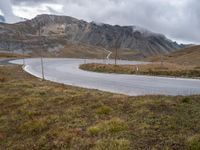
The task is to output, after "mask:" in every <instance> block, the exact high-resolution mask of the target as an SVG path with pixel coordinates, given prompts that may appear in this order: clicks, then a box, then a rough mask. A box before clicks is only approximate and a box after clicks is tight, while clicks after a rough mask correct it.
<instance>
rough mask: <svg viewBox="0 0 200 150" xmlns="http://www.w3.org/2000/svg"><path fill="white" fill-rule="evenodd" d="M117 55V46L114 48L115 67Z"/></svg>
mask: <svg viewBox="0 0 200 150" xmlns="http://www.w3.org/2000/svg"><path fill="white" fill-rule="evenodd" d="M117 55H118V49H117V46H116V48H115V66H116V65H117V57H118V56H117Z"/></svg>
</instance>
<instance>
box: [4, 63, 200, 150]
mask: <svg viewBox="0 0 200 150" xmlns="http://www.w3.org/2000/svg"><path fill="white" fill-rule="evenodd" d="M0 77H1V79H3V80H2V81H3V82H1V83H0V149H2V150H4V149H10V150H12V149H13V150H16V149H20V150H27V149H35V150H40V149H54V150H56V149H73V150H79V149H83V150H89V149H92V150H105V149H108V150H132V149H143V150H149V149H152V150H153V149H154V150H155V149H158V150H159V149H175V150H176V149H177V150H178V149H181V150H187V149H189V150H197V149H199V140H200V138H199V134H200V109H199V107H200V101H199V100H200V96H188V97H182V96H177V97H167V96H140V97H128V96H124V95H118V94H111V93H106V92H100V91H97V90H87V89H82V88H76V87H71V86H65V85H60V84H56V83H51V82H48V81H43V82H42V81H41V80H39V79H37V78H34V77H32V76H30V75H28V74H26V73H24V72H23V71H22V69H21V67H17V66H6V67H0Z"/></svg>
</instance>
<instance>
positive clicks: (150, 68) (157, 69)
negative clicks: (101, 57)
mask: <svg viewBox="0 0 200 150" xmlns="http://www.w3.org/2000/svg"><path fill="white" fill-rule="evenodd" d="M80 68H81V69H83V70H88V71H95V72H107V73H120V74H139V75H154V76H174V77H200V67H197V66H182V65H177V64H176V65H175V64H172V63H164V64H163V65H161V64H160V63H153V64H145V65H144V64H143V65H112V64H107V65H106V64H95V63H92V64H83V65H81V66H80Z"/></svg>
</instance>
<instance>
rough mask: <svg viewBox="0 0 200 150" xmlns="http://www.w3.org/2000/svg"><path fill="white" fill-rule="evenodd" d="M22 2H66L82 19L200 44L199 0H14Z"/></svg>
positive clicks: (65, 11) (71, 13) (66, 7)
mask: <svg viewBox="0 0 200 150" xmlns="http://www.w3.org/2000/svg"><path fill="white" fill-rule="evenodd" d="M22 3H23V4H25V5H27V6H30V5H31V4H33V3H34V4H35V5H39V4H42V3H57V4H62V5H63V6H64V9H63V14H65V15H69V16H73V17H77V18H79V19H85V20H87V21H96V22H105V23H110V24H120V25H138V26H141V27H145V28H147V29H150V30H152V31H155V32H159V33H163V34H165V35H167V36H169V37H170V38H173V39H177V40H182V41H192V42H196V43H200V18H199V16H200V2H199V0H13V4H14V5H20V4H22ZM49 10H50V11H51V12H52V13H53V14H56V12H55V11H54V10H53V9H52V8H50V9H49Z"/></svg>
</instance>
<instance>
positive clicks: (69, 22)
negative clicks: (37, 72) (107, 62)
mask: <svg viewBox="0 0 200 150" xmlns="http://www.w3.org/2000/svg"><path fill="white" fill-rule="evenodd" d="M39 29H41V34H42V35H43V36H44V37H43V39H44V40H43V44H41V40H39V39H38V34H39ZM19 32H20V35H19ZM0 35H1V36H0V37H1V39H0V48H1V49H4V48H19V47H20V45H19V44H18V43H19V40H20V39H26V40H23V41H24V45H26V47H27V48H30V47H38V45H42V46H44V47H45V46H46V47H49V46H50V47H53V46H56V45H59V44H64V43H65V41H70V42H72V43H73V42H80V43H85V44H88V45H93V46H100V47H105V48H108V49H115V48H118V49H121V50H137V51H139V52H140V53H141V54H142V55H144V56H149V55H156V54H163V53H169V52H172V51H175V50H176V49H180V48H183V47H184V46H183V45H179V44H177V43H176V42H173V41H171V40H169V39H167V38H166V37H165V36H164V35H162V34H157V33H153V32H151V31H148V30H146V29H142V28H139V27H136V26H118V25H115V26H111V25H108V24H97V23H94V22H90V23H88V22H86V21H83V20H78V19H75V18H72V17H68V16H55V15H39V16H37V17H35V18H34V19H32V20H28V21H24V22H20V23H16V24H11V25H8V24H0ZM48 41H50V42H48ZM27 43H28V44H27ZM49 44H50V45H49Z"/></svg>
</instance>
